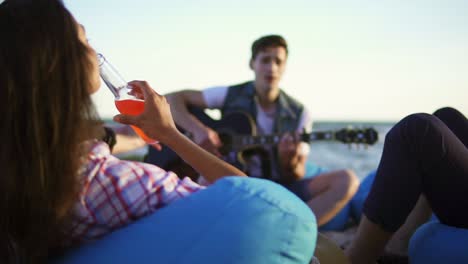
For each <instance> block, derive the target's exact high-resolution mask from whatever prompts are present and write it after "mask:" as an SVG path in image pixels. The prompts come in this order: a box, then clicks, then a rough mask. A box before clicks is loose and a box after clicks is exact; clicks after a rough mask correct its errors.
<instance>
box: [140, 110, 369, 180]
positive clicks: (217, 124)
mask: <svg viewBox="0 0 468 264" xmlns="http://www.w3.org/2000/svg"><path fill="white" fill-rule="evenodd" d="M190 111H191V113H192V114H193V115H195V116H196V117H197V118H198V119H199V120H200V121H201V122H202V123H203V124H204V125H206V126H208V127H210V128H212V129H213V130H215V131H216V132H217V133H218V135H219V137H220V139H221V142H222V147H221V148H220V149H219V152H220V153H221V155H222V158H223V159H224V160H225V161H226V162H228V163H230V164H233V165H234V166H236V167H238V168H239V169H241V170H244V169H245V157H246V156H249V155H252V154H253V153H257V152H261V150H262V149H263V148H264V147H265V146H274V145H276V144H278V143H279V141H280V140H281V137H282V136H283V135H284V134H271V135H258V134H257V130H256V125H255V121H254V119H253V118H252V117H251V116H250V115H249V114H246V113H243V112H236V113H233V114H229V115H226V116H224V117H223V118H222V119H220V120H214V119H212V118H211V117H209V116H208V115H207V114H206V113H205V112H204V111H203V110H201V109H197V108H195V109H190ZM179 129H180V130H181V131H182V132H183V133H184V134H186V135H187V136H189V137H190V132H189V131H184V130H183V129H181V128H179ZM299 140H301V141H304V142H313V141H338V142H342V143H345V144H352V143H355V144H365V145H373V144H374V143H375V142H377V140H378V132H377V131H376V130H375V129H373V128H362V129H353V128H342V129H339V130H328V131H314V132H311V133H302V134H300V135H299ZM145 162H147V163H152V164H155V165H157V166H159V167H161V168H163V169H165V170H171V171H174V172H176V173H177V174H178V175H181V176H182V175H184V176H189V177H192V176H193V177H194V178H196V177H197V174H196V173H194V172H193V171H192V172H189V171H188V169H191V167H190V166H188V165H187V164H185V162H183V160H182V159H181V158H179V157H178V156H177V154H176V153H175V152H173V151H172V150H171V149H169V148H168V147H166V146H163V149H162V150H161V151H158V150H156V149H154V148H152V147H150V148H149V151H148V154H147V156H146V157H145ZM179 173H180V174H179Z"/></svg>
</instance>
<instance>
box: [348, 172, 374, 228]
mask: <svg viewBox="0 0 468 264" xmlns="http://www.w3.org/2000/svg"><path fill="white" fill-rule="evenodd" d="M375 174H376V171H375V170H374V171H371V172H370V173H369V174H368V175H367V176H366V177H365V178H364V179H363V180H362V182H361V184H360V185H359V189H358V191H357V192H356V194H355V195H354V196H353V198H352V199H351V202H350V204H351V208H350V210H351V216H352V217H353V218H354V219H355V220H356V222H358V223H359V221H361V215H362V208H363V206H364V202H365V201H366V199H367V196H368V195H369V192H370V189H371V188H372V184H373V183H374V178H375Z"/></svg>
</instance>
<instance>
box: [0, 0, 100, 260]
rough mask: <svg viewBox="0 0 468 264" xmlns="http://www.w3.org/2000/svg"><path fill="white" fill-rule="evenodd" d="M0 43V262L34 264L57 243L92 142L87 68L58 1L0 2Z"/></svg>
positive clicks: (92, 112) (93, 117)
mask: <svg viewBox="0 0 468 264" xmlns="http://www.w3.org/2000/svg"><path fill="white" fill-rule="evenodd" d="M0 36H1V38H2V40H1V41H0V100H1V102H0V114H1V115H2V117H1V120H2V127H1V129H0V139H1V140H2V143H1V147H0V168H1V172H0V196H1V199H0V205H1V207H0V214H1V216H0V239H1V241H2V242H1V249H0V250H1V251H0V254H1V259H0V262H2V263H3V262H17V261H20V260H21V259H22V261H21V262H23V261H25V262H32V261H34V262H37V261H40V260H45V257H46V256H47V254H48V250H50V248H52V247H56V246H58V245H59V244H60V241H61V240H62V239H63V235H64V234H63V230H65V227H66V225H67V223H68V221H69V219H70V218H69V217H68V216H69V213H70V211H71V208H72V206H73V203H74V202H75V199H76V197H77V194H78V191H79V179H78V177H77V175H78V171H79V168H80V166H81V157H82V155H83V154H84V149H83V144H82V142H83V141H84V140H86V139H89V138H92V137H94V136H95V134H94V132H93V131H95V129H94V124H95V122H91V121H92V120H97V115H96V113H95V109H94V106H93V103H92V101H91V98H90V95H89V89H90V85H91V80H90V78H91V77H90V76H91V70H92V68H91V67H92V66H91V65H92V63H91V61H90V59H91V58H90V57H89V56H88V53H87V52H88V50H87V47H86V46H85V45H84V44H83V43H82V42H81V41H80V40H79V38H78V28H77V23H76V21H75V20H74V18H73V17H72V15H71V14H70V13H69V11H68V10H67V9H66V8H65V7H64V5H63V3H62V2H61V1H59V0H6V1H4V2H3V3H2V4H0Z"/></svg>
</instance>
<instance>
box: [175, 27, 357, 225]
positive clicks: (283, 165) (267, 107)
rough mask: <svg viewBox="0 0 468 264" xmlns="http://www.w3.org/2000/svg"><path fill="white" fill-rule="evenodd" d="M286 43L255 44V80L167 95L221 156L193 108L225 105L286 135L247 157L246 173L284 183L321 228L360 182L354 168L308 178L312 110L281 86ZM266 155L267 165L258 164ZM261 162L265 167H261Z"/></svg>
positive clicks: (276, 39) (267, 130)
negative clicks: (305, 137) (305, 136)
mask: <svg viewBox="0 0 468 264" xmlns="http://www.w3.org/2000/svg"><path fill="white" fill-rule="evenodd" d="M287 56H288V48H287V43H286V41H285V40H284V38H283V37H281V36H279V35H269V36H264V37H261V38H259V39H258V40H256V41H255V42H254V43H253V45H252V56H251V59H250V68H251V69H252V70H253V72H254V73H255V79H254V80H253V81H251V82H246V83H242V84H239V85H234V86H229V87H228V86H222V87H213V88H208V89H205V90H203V91H195V90H183V91H178V92H174V93H171V94H168V95H167V96H166V97H167V100H168V101H169V103H170V105H171V111H172V114H173V116H174V120H175V122H176V123H177V125H178V126H179V127H181V128H182V129H183V130H185V131H188V132H190V133H191V135H192V137H193V140H194V141H195V142H196V143H197V144H199V145H200V146H202V147H204V148H205V149H206V150H208V151H210V152H212V153H214V154H217V155H218V156H221V153H220V152H219V148H220V147H222V140H221V139H220V137H219V135H218V133H217V132H216V131H215V130H214V129H212V128H210V127H209V126H206V125H205V124H204V123H203V122H201V121H200V120H199V119H198V118H197V117H195V116H194V115H193V114H191V112H190V111H189V108H190V107H198V108H202V109H206V108H210V109H220V110H221V112H222V115H223V116H226V115H229V114H232V113H235V112H243V113H248V114H249V115H250V116H252V117H254V119H255V120H254V124H255V129H256V133H258V134H272V133H283V136H282V137H281V140H279V143H278V144H277V145H275V146H272V147H268V146H266V147H264V148H263V149H264V151H263V152H260V153H262V154H260V156H259V154H258V152H255V154H254V155H246V159H248V162H247V164H248V166H247V168H246V170H247V173H248V174H251V175H252V176H256V177H262V178H268V179H271V180H274V181H276V182H278V183H280V184H283V185H284V186H286V187H287V188H290V190H291V191H293V192H294V193H296V194H297V195H298V196H299V197H300V198H301V199H303V200H304V201H305V202H306V203H307V204H308V206H309V207H310V208H311V209H312V211H313V212H314V214H315V215H316V218H317V224H318V225H319V226H321V225H323V224H326V223H327V222H329V221H330V220H331V219H332V218H333V217H334V216H335V215H337V214H338V212H339V211H340V210H341V209H342V208H343V207H344V206H345V205H346V204H347V203H348V201H349V200H350V199H351V198H352V196H353V195H354V193H355V192H356V191H357V188H358V185H359V180H358V179H357V177H356V175H355V174H354V173H353V172H352V171H350V170H338V171H329V172H326V173H323V174H319V175H317V176H315V177H313V178H310V179H304V174H305V163H306V161H307V157H308V153H309V150H310V146H309V144H307V143H305V142H301V141H300V140H299V138H298V137H297V136H296V135H297V133H298V132H303V131H305V132H307V131H311V128H312V120H311V118H310V114H309V111H308V110H307V109H306V108H305V107H304V106H303V105H302V104H301V103H299V102H298V101H296V100H295V99H293V98H292V97H290V96H289V95H287V94H286V93H285V92H284V91H282V90H281V89H280V88H279V82H280V80H281V78H282V76H283V73H284V70H285V68H286V60H287ZM258 157H264V158H263V159H262V160H263V161H269V164H267V166H266V167H269V168H265V164H263V165H262V164H261V163H258V161H259V158H258ZM259 166H263V168H261V169H259Z"/></svg>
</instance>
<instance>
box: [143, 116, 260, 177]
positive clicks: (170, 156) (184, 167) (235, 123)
mask: <svg viewBox="0 0 468 264" xmlns="http://www.w3.org/2000/svg"><path fill="white" fill-rule="evenodd" d="M189 110H190V112H191V113H192V114H193V115H194V116H195V117H197V118H198V119H199V120H200V121H201V122H202V123H203V124H204V125H206V126H208V127H209V128H212V129H213V130H215V131H216V132H218V135H219V137H220V139H221V142H223V146H222V147H221V148H220V149H219V152H220V153H221V155H222V158H223V160H224V161H226V162H228V163H230V164H232V165H234V166H236V167H237V168H239V169H240V170H243V171H244V170H245V166H244V165H245V161H244V160H245V157H247V156H249V155H252V154H254V153H257V151H258V152H261V150H260V148H259V147H249V148H240V147H237V146H236V145H235V144H234V142H233V140H234V135H256V133H257V130H256V126H255V121H254V120H253V119H252V118H251V117H250V115H248V114H246V113H242V112H237V113H233V114H229V115H227V116H225V117H223V118H222V119H221V120H214V119H212V118H211V117H209V116H208V115H207V114H206V113H205V112H204V111H203V110H201V109H199V108H191V109H189ZM179 130H180V131H181V132H182V133H185V134H189V133H187V131H185V130H183V129H181V128H180V127H179ZM144 161H145V162H146V163H151V164H154V165H157V166H158V167H160V168H163V169H164V170H167V171H173V172H175V173H176V174H177V175H179V176H188V177H190V178H191V179H193V180H196V179H197V178H198V174H197V172H195V171H194V170H193V169H192V167H190V166H189V165H188V164H187V163H185V162H184V161H183V160H182V159H181V158H180V157H179V156H178V155H177V154H176V153H175V152H174V151H172V150H171V149H170V148H168V147H167V146H163V147H162V150H161V151H158V150H156V149H155V148H153V147H149V150H148V154H147V155H146V157H145V160H144Z"/></svg>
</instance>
